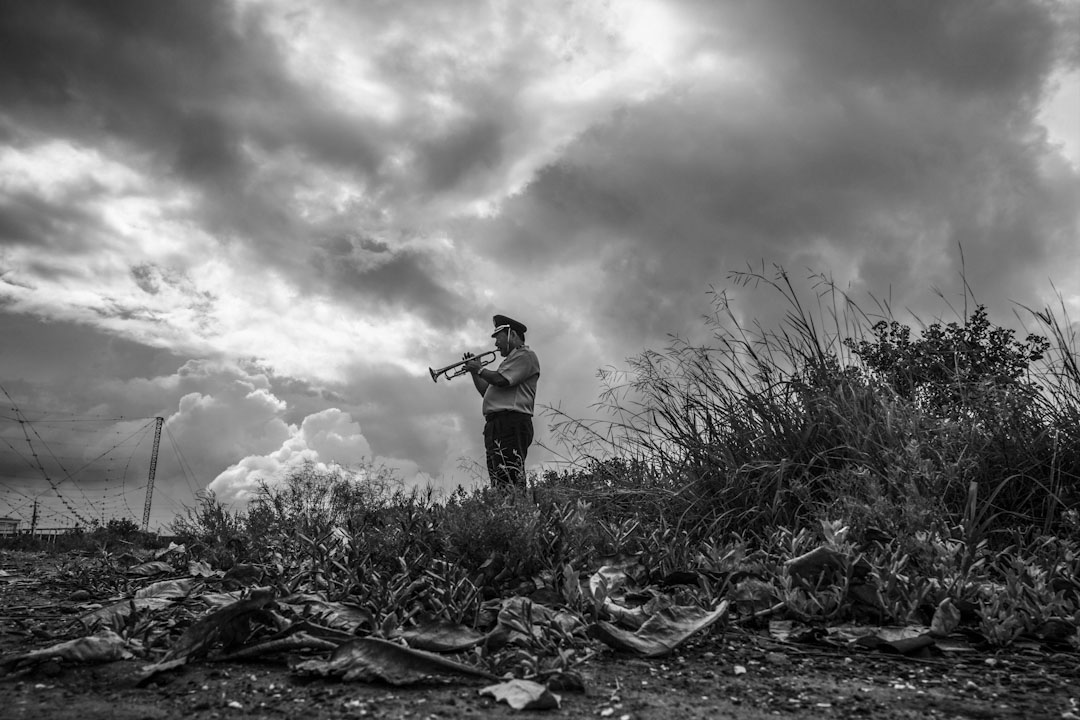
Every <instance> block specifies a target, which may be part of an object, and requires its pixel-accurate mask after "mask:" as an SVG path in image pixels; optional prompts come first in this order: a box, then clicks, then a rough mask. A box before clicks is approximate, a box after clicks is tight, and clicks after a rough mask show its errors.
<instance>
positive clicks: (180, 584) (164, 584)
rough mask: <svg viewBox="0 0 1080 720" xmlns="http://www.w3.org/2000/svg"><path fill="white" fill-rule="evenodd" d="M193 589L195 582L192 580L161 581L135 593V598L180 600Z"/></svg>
mask: <svg viewBox="0 0 1080 720" xmlns="http://www.w3.org/2000/svg"><path fill="white" fill-rule="evenodd" d="M194 587H195V580H194V579H193V578H184V579H181V580H162V581H160V582H156V583H152V584H150V585H147V586H146V587H144V588H141V589H139V590H137V591H135V597H137V598H148V597H158V598H182V597H187V596H188V595H189V594H191V590H192V589H193V588H194Z"/></svg>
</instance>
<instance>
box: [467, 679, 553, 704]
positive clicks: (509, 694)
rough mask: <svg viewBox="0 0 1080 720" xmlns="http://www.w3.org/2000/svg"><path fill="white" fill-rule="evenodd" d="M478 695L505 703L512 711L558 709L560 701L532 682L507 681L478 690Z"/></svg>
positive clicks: (541, 686) (551, 693)
mask: <svg viewBox="0 0 1080 720" xmlns="http://www.w3.org/2000/svg"><path fill="white" fill-rule="evenodd" d="M480 695H482V696H487V697H492V698H495V702H505V703H506V704H507V705H509V706H510V707H512V708H513V709H514V710H551V709H553V708H554V709H558V707H559V703H560V702H561V701H562V698H561V697H560V696H558V695H556V694H555V693H553V692H551V691H550V690H548V689H547V687H545V686H543V685H541V684H540V683H538V682H533V681H532V680H508V681H506V682H503V683H499V684H498V685H488V686H487V687H486V688H483V689H481V690H480Z"/></svg>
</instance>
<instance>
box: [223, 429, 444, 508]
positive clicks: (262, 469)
mask: <svg viewBox="0 0 1080 720" xmlns="http://www.w3.org/2000/svg"><path fill="white" fill-rule="evenodd" d="M306 463H313V464H314V465H315V466H316V467H321V468H325V467H327V466H339V467H341V466H343V467H345V468H349V469H351V470H353V471H355V472H359V473H361V474H362V473H364V472H371V471H378V469H380V468H386V469H389V470H391V471H394V472H395V476H396V477H397V478H399V479H402V480H404V481H405V482H406V484H407V485H411V486H413V487H416V486H418V485H420V484H421V483H422V482H424V481H426V480H428V478H422V477H417V473H416V463H414V462H411V461H407V460H404V461H403V460H394V459H388V458H381V457H375V456H373V455H372V453H371V447H370V445H369V444H368V441H367V439H366V438H365V437H364V435H363V432H362V431H361V429H360V426H359V425H358V424H357V423H356V422H354V421H353V419H352V418H351V417H350V416H349V414H348V413H343V412H342V411H340V410H338V409H336V408H331V409H328V410H323V411H322V412H319V413H316V414H314V415H309V416H307V417H306V418H304V421H303V422H302V423H301V424H300V426H299V427H292V428H290V432H289V435H288V437H287V438H286V439H285V440H284V441H283V442H282V443H281V446H280V447H278V448H276V449H275V450H273V451H272V452H269V453H266V454H264V455H249V456H247V457H245V458H243V459H242V460H240V461H239V462H238V463H236V464H234V465H232V466H230V467H229V468H227V469H226V470H225V471H224V472H222V473H221V474H219V475H218V476H217V477H216V478H214V481H213V482H211V483H210V485H209V489H210V490H211V491H213V492H214V493H215V494H216V495H217V497H218V498H219V499H220V500H222V501H223V502H229V503H233V504H241V505H243V504H246V503H247V502H248V501H250V500H251V499H252V498H253V497H255V496H256V495H257V494H258V492H259V488H260V485H261V484H266V485H267V486H269V487H274V486H276V485H280V484H281V483H283V482H284V481H285V479H286V478H287V477H288V475H289V473H291V472H294V471H296V470H298V469H299V468H301V467H303V466H304V465H305V464H306Z"/></svg>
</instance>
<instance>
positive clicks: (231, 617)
mask: <svg viewBox="0 0 1080 720" xmlns="http://www.w3.org/2000/svg"><path fill="white" fill-rule="evenodd" d="M273 599H274V591H273V590H272V589H270V588H258V589H256V590H253V591H252V592H251V595H250V596H249V597H248V598H246V599H244V600H239V601H237V602H235V603H233V604H231V605H227V606H226V607H223V608H221V609H220V610H214V611H213V612H211V613H209V614H207V615H205V616H204V617H202V618H200V619H199V620H198V621H197V622H196V623H194V624H193V625H192V626H191V627H189V628H188V629H187V630H186V631H185V632H184V634H183V635H181V636H180V639H179V640H177V641H176V644H175V645H173V646H172V647H171V648H170V649H169V651H168V652H167V653H165V656H164V657H163V658H162V659H161V660H160V661H159V662H157V663H154V664H153V665H149V666H147V667H145V668H143V672H142V675H141V676H140V678H139V682H138V684H139V685H143V684H145V683H146V682H147V681H148V680H149V679H150V678H152V677H153V676H155V675H157V674H158V673H160V672H163V671H165V670H170V669H172V668H174V667H178V666H179V665H183V664H184V663H186V662H187V661H189V660H191V659H192V658H197V657H202V656H204V655H206V653H207V652H208V651H209V650H210V648H211V646H213V645H214V643H216V642H219V641H221V642H222V643H223V644H225V645H229V644H231V643H232V642H233V641H235V640H236V639H238V638H240V637H242V636H243V635H245V634H246V631H247V627H248V622H249V620H250V616H251V614H252V613H255V612H259V611H261V610H262V609H263V608H265V607H266V606H267V605H269V604H270V602H271V601H272V600H273Z"/></svg>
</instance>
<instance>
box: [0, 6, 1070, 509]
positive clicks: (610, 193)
mask: <svg viewBox="0 0 1080 720" xmlns="http://www.w3.org/2000/svg"><path fill="white" fill-rule="evenodd" d="M1078 72H1080V3H1077V2H1075V1H1074V0H1069V1H1068V2H1061V3H1058V2H1049V1H1048V2H1034V1H1032V2H1024V1H1021V0H1001V1H1000V2H993V1H992V0H955V1H953V0H941V1H935V2H909V1H907V0H904V1H902V2H901V1H896V2H887V1H875V2H865V1H864V0H799V1H798V2H794V1H791V0H775V1H770V0H754V1H753V2H746V1H745V0H729V1H722V0H640V1H639V0H634V1H630V0H627V1H626V2H599V1H596V2H573V1H563V0H552V1H551V2H533V3H520V2H511V1H509V0H507V1H506V2H479V1H478V2H466V1H462V0H447V1H446V2H437V1H435V0H431V1H427V0H424V1H417V2H390V1H387V2H377V1H375V0H370V1H367V2H310V1H309V0H303V1H302V2H301V1H300V0H296V1H292V0H282V1H276V0H274V1H268V2H261V1H256V0H238V1H236V2H146V1H145V0H130V1H129V2H116V1H113V2H95V3H90V2H70V3H67V2H57V1H54V0H34V2H5V3H0V335H2V338H3V340H2V343H0V384H2V385H3V388H4V390H5V391H6V392H7V393H8V396H2V395H0V402H3V403H7V404H6V405H5V408H8V407H10V408H17V409H18V411H19V413H21V415H18V416H17V415H16V414H15V412H14V410H6V411H5V412H3V413H0V415H3V419H0V441H2V442H0V468H2V470H0V476H3V477H0V483H3V484H2V485H0V515H4V514H8V515H14V516H16V517H21V518H23V519H24V520H27V521H28V520H29V516H30V512H31V509H30V508H31V506H32V500H33V498H35V497H36V498H38V500H39V505H40V511H41V512H42V516H41V518H42V519H41V521H40V522H41V523H42V524H46V525H48V524H71V522H73V519H72V518H73V517H74V515H75V513H78V514H80V515H81V516H83V517H99V518H100V517H104V518H105V519H108V518H109V517H112V516H114V515H118V516H119V515H124V514H127V515H135V516H136V518H137V519H139V520H141V513H142V495H141V493H142V492H144V490H142V489H141V488H142V487H143V486H144V485H145V479H146V476H147V467H148V463H149V454H150V452H149V447H150V442H149V441H148V440H147V437H148V436H147V432H148V427H149V437H152V422H151V423H150V424H149V426H148V421H147V420H146V418H152V417H155V416H161V417H164V418H165V419H166V423H165V435H164V436H163V441H162V444H161V456H160V462H159V465H158V472H157V488H158V490H159V491H160V492H159V493H156V494H155V496H154V510H153V519H152V521H151V526H152V527H159V526H161V524H162V523H164V522H167V521H168V519H169V518H171V517H172V515H173V514H174V513H175V512H177V511H178V509H179V508H180V507H182V506H183V505H184V504H185V503H187V504H190V503H191V502H192V496H193V492H194V491H195V490H197V489H198V488H200V487H206V486H209V487H210V488H212V489H213V490H214V491H216V492H217V494H218V497H219V498H221V499H223V500H227V501H239V502H241V503H242V502H243V501H244V499H245V498H247V497H249V496H250V493H251V492H252V491H253V490H254V488H255V486H256V483H257V478H258V477H264V478H268V479H273V478H276V477H279V476H280V475H281V473H282V472H284V471H287V469H288V467H290V466H291V465H292V464H294V463H297V462H300V461H301V460H303V459H312V460H315V461H319V462H324V463H329V462H338V463H344V464H349V465H358V464H360V463H362V462H363V461H365V459H366V460H369V461H373V462H374V463H376V464H379V465H385V466H388V467H390V468H393V469H394V470H395V471H396V472H397V473H398V475H399V476H400V477H401V478H402V479H403V480H405V481H406V482H408V483H410V484H419V485H424V484H428V483H430V484H432V485H434V486H436V487H438V488H453V487H454V486H456V485H457V484H459V483H462V484H464V485H466V486H469V487H471V486H473V485H475V484H476V483H477V482H480V481H482V480H483V478H482V477H481V473H479V472H478V471H477V469H476V467H477V464H478V463H480V462H482V438H481V424H482V419H481V416H480V398H479V396H478V395H476V393H475V391H474V389H473V388H472V386H471V383H470V382H469V381H468V379H467V378H459V379H457V380H454V381H452V382H450V383H448V384H445V385H444V384H443V383H442V382H440V383H438V384H435V383H432V381H431V378H430V377H429V376H428V372H427V368H428V367H429V366H434V367H440V366H443V365H446V364H449V363H451V362H453V361H455V360H457V359H459V358H460V356H461V353H462V352H464V351H465V350H472V351H474V352H479V351H481V350H486V349H489V348H490V347H491V339H490V337H489V335H490V332H491V316H492V315H493V314H494V313H504V314H507V315H510V316H512V317H515V318H517V319H519V320H521V321H522V322H524V323H526V324H527V325H528V326H529V332H528V336H527V340H528V343H529V345H530V346H531V347H532V348H533V349H534V350H536V352H537V353H538V355H539V357H540V362H541V366H542V370H543V372H542V376H541V379H540V387H539V393H538V403H539V404H540V405H541V406H542V407H541V408H538V411H539V410H542V408H543V407H559V408H561V409H562V410H563V411H565V412H567V413H569V414H571V415H572V416H577V417H585V416H588V415H589V414H590V412H592V411H591V410H590V409H589V406H590V405H592V404H593V403H595V402H596V400H597V399H598V392H599V382H598V379H597V377H596V371H597V370H598V369H599V368H601V367H607V366H615V367H620V366H624V365H625V360H626V358H627V357H630V356H633V355H636V354H637V353H639V352H641V351H642V350H644V349H647V348H654V349H660V348H662V347H663V346H664V345H665V344H666V342H667V336H668V334H672V333H674V334H679V335H693V334H694V333H695V332H697V331H698V330H699V329H700V328H701V322H700V319H699V318H700V316H701V315H702V314H703V313H707V312H708V311H709V309H710V299H709V295H708V291H709V289H710V287H713V288H716V289H724V288H726V287H729V281H728V279H727V276H728V273H729V271H731V270H738V269H740V268H743V267H745V265H746V263H748V262H750V263H755V264H760V263H761V262H765V263H766V264H769V263H776V264H780V265H783V266H784V267H786V268H788V269H789V270H790V271H791V272H792V274H793V275H797V276H803V275H805V274H806V268H810V269H811V270H814V271H821V272H827V273H830V274H832V276H833V277H834V278H835V279H836V280H837V282H839V283H841V284H842V285H843V286H844V287H848V288H850V289H851V291H852V292H853V293H855V294H856V295H858V294H859V293H868V294H874V295H875V296H878V297H882V296H888V297H890V298H891V299H892V303H893V305H894V307H898V308H899V307H913V308H929V310H928V311H929V312H934V307H935V306H934V304H933V303H932V302H931V303H928V302H927V301H929V300H934V299H935V298H934V295H933V290H934V289H935V288H937V289H942V290H944V291H946V292H947V293H953V294H954V295H955V297H956V298H959V287H960V283H959V280H958V273H959V269H960V252H959V250H958V248H960V247H962V248H963V254H964V261H965V270H966V276H967V279H968V282H969V283H970V284H971V285H972V286H973V288H974V289H975V291H976V293H977V294H978V296H979V300H980V301H982V302H985V303H986V304H988V305H990V306H991V312H992V314H996V315H997V316H998V317H999V318H1004V319H1006V320H1007V319H1008V317H1009V316H1010V314H1011V312H1012V310H1013V307H1014V306H1013V304H1012V303H1025V304H1029V305H1035V306H1039V305H1043V304H1046V303H1048V302H1051V301H1052V300H1053V298H1054V295H1053V293H1054V291H1053V286H1056V287H1057V289H1058V291H1060V292H1061V293H1062V296H1063V298H1064V300H1065V302H1066V304H1067V305H1068V306H1069V308H1070V310H1071V311H1072V312H1073V317H1080V251H1078V244H1080V239H1078V238H1080V232H1078V230H1080V213H1078V200H1080V74H1078ZM1052 283H1053V285H1052ZM734 298H735V300H736V303H737V310H738V311H739V312H741V313H742V314H743V316H744V317H746V318H748V319H753V318H755V317H761V318H765V319H769V318H772V317H775V315H776V306H775V298H773V297H771V296H769V295H768V294H767V293H760V294H757V293H749V292H747V291H745V290H742V289H739V290H738V291H737V292H735V293H734ZM739 303H741V305H740V304H739ZM938 310H942V309H941V308H938ZM942 311H943V310H942ZM17 417H23V418H25V419H29V420H31V421H32V424H30V425H27V424H19V423H18V422H16V421H15V420H13V418H17ZM121 417H122V418H125V419H124V420H123V421H119V420H114V419H115V418H121ZM76 420H78V421H79V422H75V421H76ZM61 421H63V422H61ZM90 421H94V422H90ZM549 423H550V419H549V418H548V417H546V416H545V415H543V414H542V413H541V414H540V415H539V417H538V418H537V440H538V441H539V442H540V443H542V444H545V445H552V443H553V437H552V433H551V432H550V430H549V429H548V425H549ZM65 428H67V429H65ZM75 428H78V429H79V433H75V432H74V429H75ZM69 430H70V431H69ZM33 432H37V433H38V435H37V436H35V435H33V434H31V433H33ZM28 438H29V441H30V442H28V441H27V440H28ZM131 438H134V439H133V440H129V439H131ZM134 440H138V441H139V444H138V445H134V444H132V443H133V442H134ZM59 447H65V448H66V450H65V451H63V452H61V451H59V450H57V448H59ZM30 448H33V452H37V453H38V454H39V456H40V458H41V459H42V464H43V465H44V464H45V462H47V460H48V459H49V458H50V456H56V457H66V458H69V459H68V460H67V461H66V464H64V465H63V468H64V470H61V471H59V472H58V471H56V470H55V469H54V470H49V469H46V470H45V472H44V474H45V475H49V476H50V480H49V481H47V480H46V479H44V477H43V473H42V471H41V469H40V468H38V466H37V461H36V460H35V458H34V457H33V452H31V450H30ZM110 451H111V452H110ZM564 454H565V450H564V449H561V448H558V447H555V446H553V448H552V450H550V451H549V450H545V449H544V448H534V450H533V452H532V453H531V454H530V463H529V464H530V468H531V469H533V470H538V469H539V468H540V467H541V465H542V463H545V462H549V461H551V460H553V459H554V458H556V457H558V456H560V455H564ZM96 457H102V458H105V459H104V460H102V461H101V462H98V463H97V464H92V465H91V468H92V469H88V470H86V471H85V472H84V473H82V474H76V473H75V470H76V469H77V468H79V467H81V466H82V465H83V464H84V461H85V462H89V461H90V460H91V459H93V458H96ZM103 462H104V463H106V467H107V468H111V470H108V472H105V471H102V470H100V468H101V467H102V466H103V465H102V463H103ZM108 463H111V465H108ZM93 468H96V469H93ZM65 471H66V474H65ZM102 473H104V474H106V475H108V477H106V478H102V477H101V474H102ZM110 473H111V474H110ZM68 475H70V477H68ZM50 481H51V482H53V483H56V484H58V490H59V494H60V495H62V496H63V497H64V500H63V501H61V500H60V498H58V497H57V492H56V491H54V490H52V488H51V487H50V486H49V484H48V482H50ZM110 498H111V500H110ZM118 498H119V499H118ZM65 503H67V504H70V506H71V507H68V505H66V504H65ZM125 509H126V510H130V512H129V513H125V512H124V510H125Z"/></svg>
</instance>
